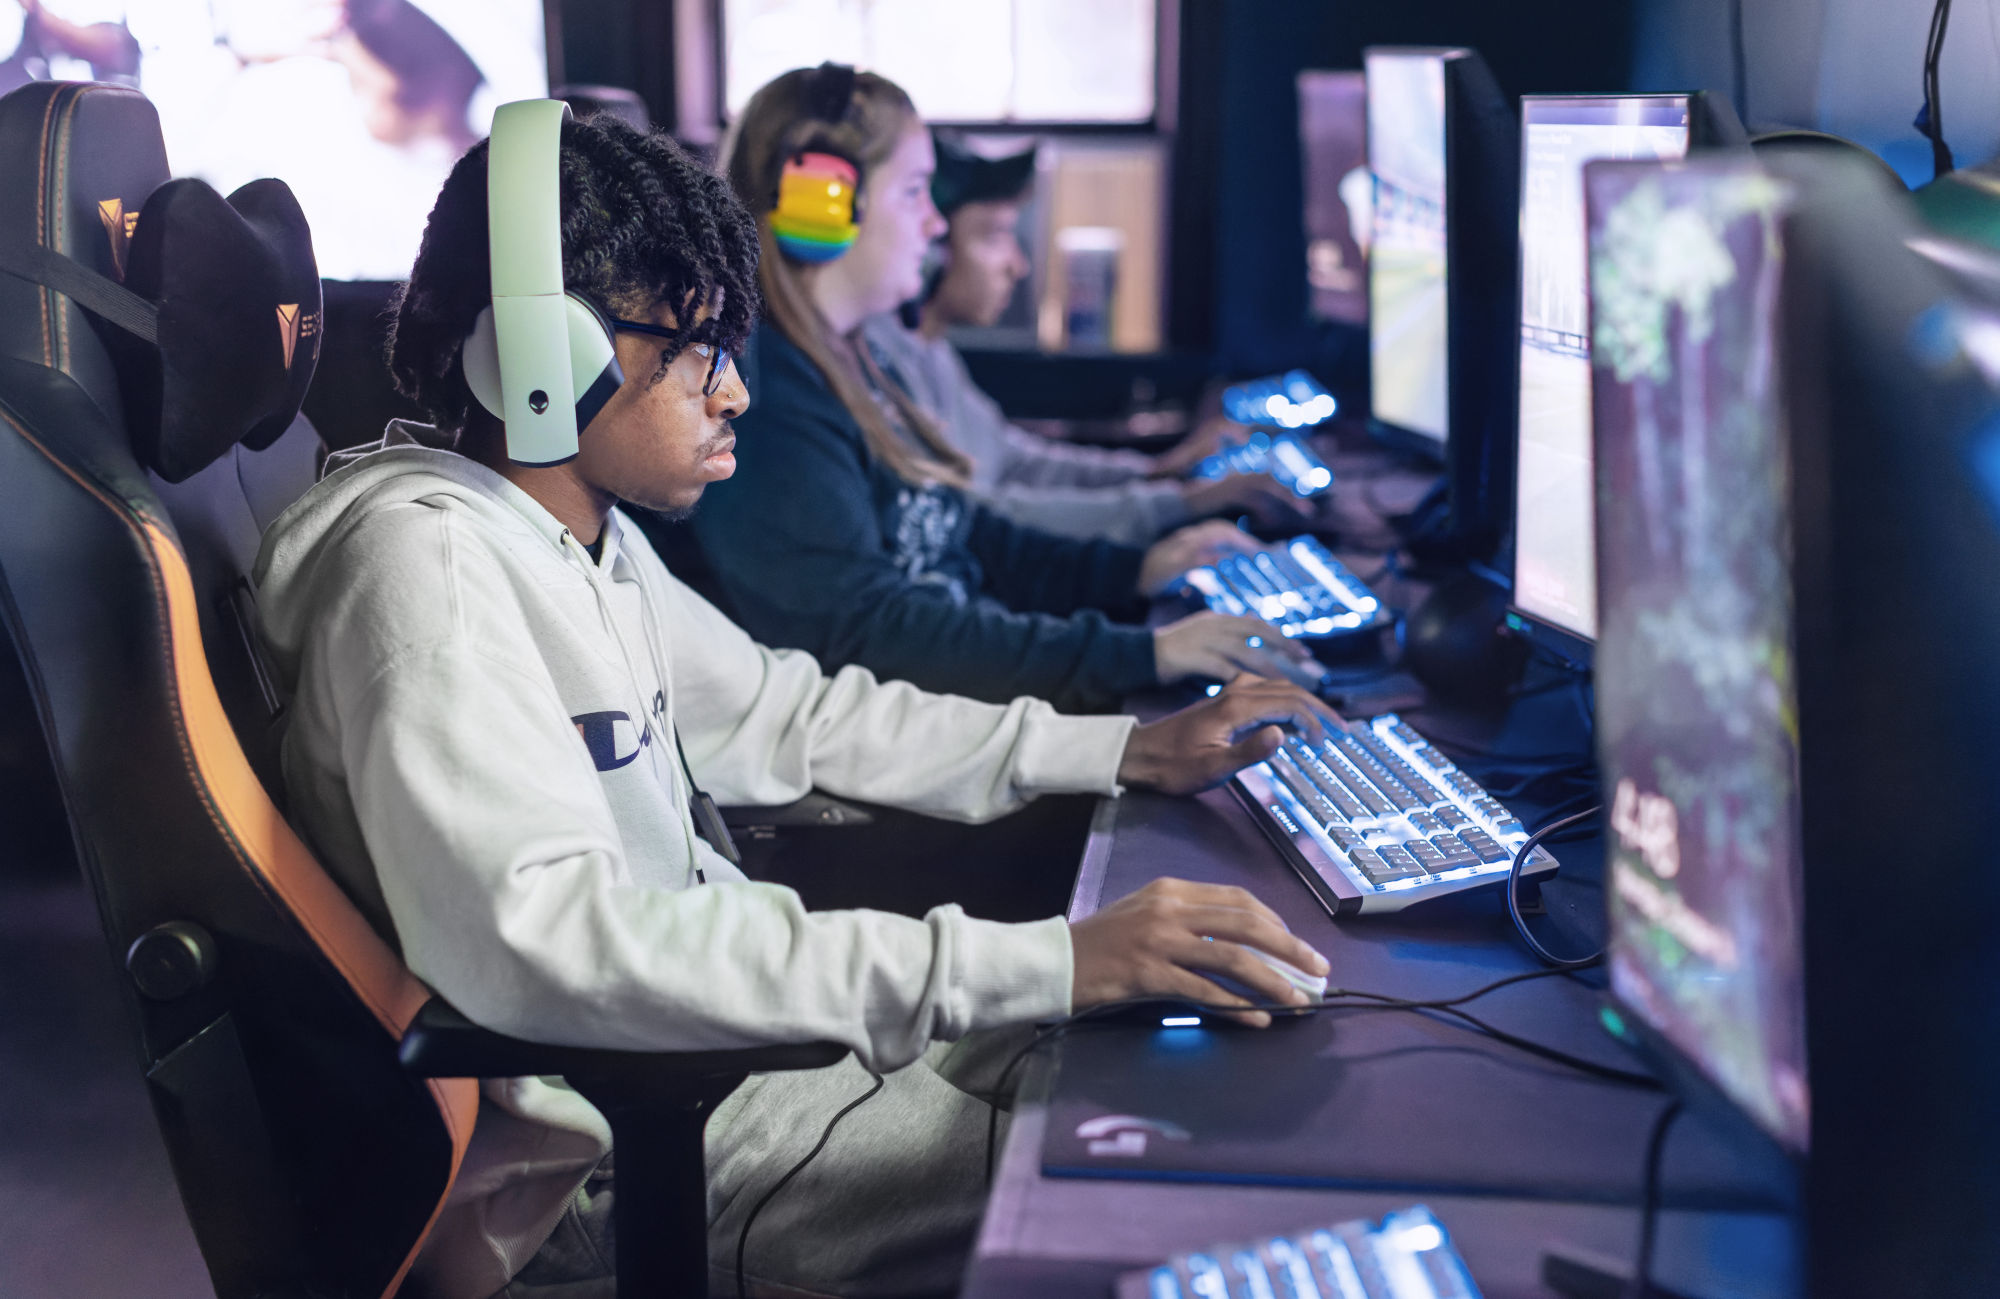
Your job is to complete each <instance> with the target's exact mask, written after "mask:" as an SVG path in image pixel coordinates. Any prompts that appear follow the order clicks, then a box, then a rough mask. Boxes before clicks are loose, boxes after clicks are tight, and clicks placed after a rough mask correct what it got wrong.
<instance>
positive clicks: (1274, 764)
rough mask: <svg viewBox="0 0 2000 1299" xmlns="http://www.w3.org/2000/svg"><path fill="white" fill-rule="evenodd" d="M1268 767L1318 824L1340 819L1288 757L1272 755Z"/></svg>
mask: <svg viewBox="0 0 2000 1299" xmlns="http://www.w3.org/2000/svg"><path fill="white" fill-rule="evenodd" d="M1270 766H1271V770H1272V771H1273V772H1275V773H1277V777H1278V780H1279V781H1280V782H1281V783H1282V784H1283V785H1284V787H1285V788H1286V789H1288V790H1290V791H1291V792H1292V797H1293V798H1296V799H1298V800H1299V802H1300V804H1301V805H1303V806H1304V807H1305V809H1306V812H1307V813H1308V814H1309V815H1310V816H1312V817H1313V819H1314V820H1316V821H1317V822H1318V823H1319V824H1321V825H1326V824H1327V823H1328V822H1330V821H1336V820H1339V819H1340V816H1339V813H1338V812H1336V811H1335V809H1334V807H1333V805H1332V804H1330V803H1328V802H1327V801H1326V799H1325V798H1324V797H1322V796H1321V794H1320V792H1319V791H1318V790H1317V789H1314V788H1313V784H1312V782H1311V781H1310V780H1307V779H1306V778H1305V776H1304V775H1302V774H1301V773H1300V771H1299V769H1298V768H1297V767H1296V766H1294V765H1293V764H1292V762H1291V760H1290V758H1289V757H1287V756H1286V755H1285V754H1283V753H1277V754H1273V755H1272V756H1271V764H1270Z"/></svg>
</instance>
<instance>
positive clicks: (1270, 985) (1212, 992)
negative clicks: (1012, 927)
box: [1069, 879, 1328, 1028]
mask: <svg viewBox="0 0 2000 1299" xmlns="http://www.w3.org/2000/svg"><path fill="white" fill-rule="evenodd" d="M1069 933H1070V945H1071V948H1072V950H1073V951H1074V953H1075V978H1074V982H1073V984H1072V988H1071V992H1070V1008H1071V1010H1072V1011H1079V1010H1085V1009H1088V1008H1089V1007H1091V1006H1097V1005H1102V1004H1104V1003H1105V1002H1111V1001H1124V1000H1128V999H1130V998H1134V997H1181V998H1185V999H1186V1000H1189V1001H1194V1002H1201V1003H1205V1004H1208V1005H1226V1006H1247V1005H1250V1004H1251V1002H1249V1001H1246V1000H1245V999H1243V998H1242V997H1238V996H1236V995H1235V994H1233V993H1230V992H1226V991H1224V990H1223V989H1222V988H1221V987H1220V986H1219V985H1217V984H1216V983H1215V982H1214V981H1212V980H1210V979H1208V978H1205V977H1203V975H1202V974H1201V973H1200V971H1210V972H1212V973H1215V974H1220V975H1222V976H1224V977H1225V978H1228V979H1230V980H1231V981H1233V982H1235V983H1238V984H1241V985H1242V986H1244V987H1246V988H1248V989H1250V991H1251V994H1252V996H1253V997H1254V998H1255V999H1256V1000H1257V1001H1261V1002H1268V1003H1273V1004H1277V1005H1284V1006H1304V1005H1306V1004H1308V1002H1309V1001H1310V998H1308V997H1307V996H1306V994H1305V993H1303V992H1301V991H1300V990H1299V989H1297V988H1295V987H1293V986H1292V985H1291V983H1290V982H1288V981H1287V980H1286V979H1285V977H1284V976H1283V975H1281V974H1279V973H1278V972H1277V971H1276V970H1274V969H1272V968H1271V967H1270V966H1269V965H1267V964H1265V963H1264V962H1263V961H1260V960H1258V959H1257V958H1256V957H1255V956H1253V955H1251V954H1250V952H1249V951H1248V950H1247V949H1248V948H1251V947H1254V948H1257V949H1259V950H1261V951H1264V952H1268V953H1269V954H1270V955H1272V956H1275V957H1277V958H1278V959H1279V960H1281V961H1285V962H1288V963H1290V964H1291V965H1294V966H1296V967H1298V968H1299V969H1301V970H1304V971H1306V972H1307V973H1310V974H1316V975H1323V974H1325V973H1326V972H1327V968H1328V967H1327V963H1326V958H1325V957H1323V956H1321V955H1320V954H1319V953H1318V952H1316V951H1314V950H1313V949H1312V948H1311V947H1309V946H1307V945H1306V944H1305V943H1303V942H1301V941H1300V940H1299V939H1297V938H1295V937H1293V936H1292V933H1291V931H1290V930H1288V929H1286V928H1285V922H1284V921H1282V920H1280V919H1279V918H1278V914H1277V912H1275V911H1273V910H1271V909H1270V908H1269V907H1267V906H1265V905H1264V904H1263V903H1262V902H1259V901H1258V900H1257V899H1256V898H1255V897H1254V896H1252V895H1251V894H1250V893H1249V892H1247V891H1245V890H1243V889H1240V888H1236V887H1234V886H1232V885H1226V884H1195V883H1191V882H1189V881H1187V880H1176V879H1159V880H1154V881H1153V882H1152V883H1150V884H1148V885H1146V887H1144V888H1142V889H1140V890H1139V891H1138V892H1137V893H1133V894H1129V895H1127V896H1126V897H1122V898H1120V899H1118V901H1116V902H1114V903H1112V904H1111V905H1110V906H1108V907H1106V908H1104V909H1103V910H1102V911H1099V912H1098V913H1097V914H1096V915H1094V916H1090V917H1089V918H1087V919H1084V920H1079V921H1076V922H1075V923H1074V924H1072V925H1070V927H1069ZM1230 1017H1231V1018H1232V1019H1235V1020H1237V1021H1238V1022H1239V1023H1243V1024H1248V1025H1251V1026H1253V1027H1256V1028H1262V1027H1264V1026H1265V1025H1267V1024H1269V1023H1270V1022H1271V1016H1270V1015H1269V1014H1268V1013H1266V1012H1264V1011H1261V1010H1245V1011H1238V1012H1235V1013H1233V1014H1231V1016H1230Z"/></svg>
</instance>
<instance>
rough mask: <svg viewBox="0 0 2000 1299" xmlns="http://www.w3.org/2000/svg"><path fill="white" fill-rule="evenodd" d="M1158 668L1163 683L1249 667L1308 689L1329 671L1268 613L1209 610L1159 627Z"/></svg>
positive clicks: (1225, 677)
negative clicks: (1260, 615)
mask: <svg viewBox="0 0 2000 1299" xmlns="http://www.w3.org/2000/svg"><path fill="white" fill-rule="evenodd" d="M1153 671H1154V673H1155V674H1156V675H1157V676H1158V677H1159V679H1160V684H1161V685H1167V684H1169V683H1171V682H1175V681H1184V680H1186V679H1187V678H1189V677H1211V678H1213V679H1214V680H1217V681H1230V680H1234V679H1235V678H1237V677H1239V676H1242V675H1243V674H1244V673H1246V672H1247V673H1249V674H1250V675H1251V676H1258V677H1269V678H1272V679H1273V680H1284V681H1292V682H1295V683H1297V684H1298V685H1300V686H1302V687H1304V688H1305V689H1308V690H1311V689H1313V688H1315V687H1316V686H1318V685H1319V681H1320V678H1321V677H1322V676H1324V675H1325V674H1326V669H1325V668H1324V667H1323V666H1321V665H1320V664H1319V662H1318V661H1317V660H1315V659H1314V658H1313V656H1312V654H1311V652H1310V651H1308V650H1307V649H1306V647H1305V646H1304V645H1302V644H1300V643H1299V642H1298V641H1294V640H1286V639H1285V638H1284V637H1283V636H1281V635H1279V634H1278V629H1277V628H1276V627H1273V626H1272V625H1271V624H1270V623H1268V622H1265V621H1264V620H1263V619H1262V618H1242V617H1235V616H1232V615H1230V614H1224V613H1206V612H1204V613H1193V614H1189V615H1188V616H1187V617H1185V618H1183V619H1181V620H1180V621H1179V622H1170V623H1168V624H1167V625H1166V626H1164V627H1160V628H1156V629H1155V630H1154V632H1153Z"/></svg>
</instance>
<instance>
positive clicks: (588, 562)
mask: <svg viewBox="0 0 2000 1299" xmlns="http://www.w3.org/2000/svg"><path fill="white" fill-rule="evenodd" d="M562 545H563V549H564V551H565V553H567V554H569V555H570V556H571V557H572V558H574V559H575V560H577V562H579V563H580V564H582V565H583V577H584V581H586V582H588V583H589V584H590V593H591V594H592V595H593V596H595V597H596V599H597V616H598V618H599V619H600V620H602V621H603V623H604V625H605V626H606V627H607V628H608V629H609V630H610V632H611V639H612V640H613V641H614V642H616V644H617V646H618V658H619V661H620V662H621V663H623V664H624V665H625V679H626V681H627V682H629V683H630V684H631V687H632V693H633V695H635V696H636V697H637V698H638V700H639V716H640V717H641V718H642V719H645V720H642V722H641V725H642V726H645V727H647V728H649V729H650V728H651V727H652V722H653V720H658V721H660V722H661V723H662V725H665V722H666V717H665V714H666V711H667V708H668V703H667V702H666V691H667V689H668V677H667V674H666V673H665V672H663V671H662V670H661V664H660V659H659V653H658V649H657V647H656V646H654V644H653V643H652V641H653V636H652V629H651V628H647V629H646V642H647V644H646V648H647V650H648V651H649V652H650V656H651V658H652V661H653V671H654V673H655V674H656V675H657V676H658V677H659V680H660V696H661V705H660V709H659V711H658V712H651V713H649V712H648V711H647V704H648V703H649V702H650V701H648V700H647V698H646V691H645V688H644V687H642V686H641V685H640V684H639V676H638V673H637V672H635V671H634V670H633V668H632V650H631V647H630V646H628V645H627V644H626V643H625V633H624V632H623V631H621V630H620V629H619V626H618V618H617V616H616V615H615V614H613V613H612V611H611V602H610V599H609V598H608V597H607V596H606V595H605V593H604V587H603V586H602V585H601V584H600V583H599V581H598V576H597V563H596V561H595V560H593V559H592V558H591V557H590V552H589V551H588V550H586V549H584V546H583V543H582V542H580V541H578V540H577V539H576V536H575V534H574V533H572V532H571V531H570V530H569V529H568V528H564V529H563V530H562ZM639 600H640V607H641V608H642V609H644V610H645V617H646V618H650V617H652V606H651V604H650V603H649V602H648V601H647V598H646V586H645V583H644V582H643V581H641V582H640V584H639ZM665 738H668V737H662V739H663V740H664V739H665ZM671 738H672V739H673V741H674V744H675V746H676V748H678V746H679V744H680V738H679V736H677V735H676V736H672V737H671ZM682 765H683V766H685V765H686V760H685V759H683V760H682ZM686 779H687V782H688V792H687V793H686V795H685V796H684V797H681V798H678V799H676V800H675V802H676V803H677V804H678V809H677V810H678V811H679V812H680V818H681V831H682V833H684V834H685V835H687V846H688V870H689V871H691V872H692V873H693V874H694V878H695V882H696V883H698V884H706V883H708V877H707V875H706V874H705V873H703V871H702V869H701V859H700V857H699V856H698V855H697V854H696V852H695V848H694V841H695V840H696V839H698V838H703V837H705V836H703V835H701V834H700V832H699V831H697V830H696V828H695V823H694V816H693V804H694V800H695V791H694V775H693V773H692V772H688V773H686ZM672 783H673V782H672V778H671V777H670V778H669V787H670V788H671V786H672ZM677 792H678V791H677ZM712 805H713V804H712V803H711V806H712ZM718 819H719V818H718ZM711 846H712V845H711ZM731 848H732V849H733V848H734V845H733V844H732V845H731ZM725 856H727V854H725Z"/></svg>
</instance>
